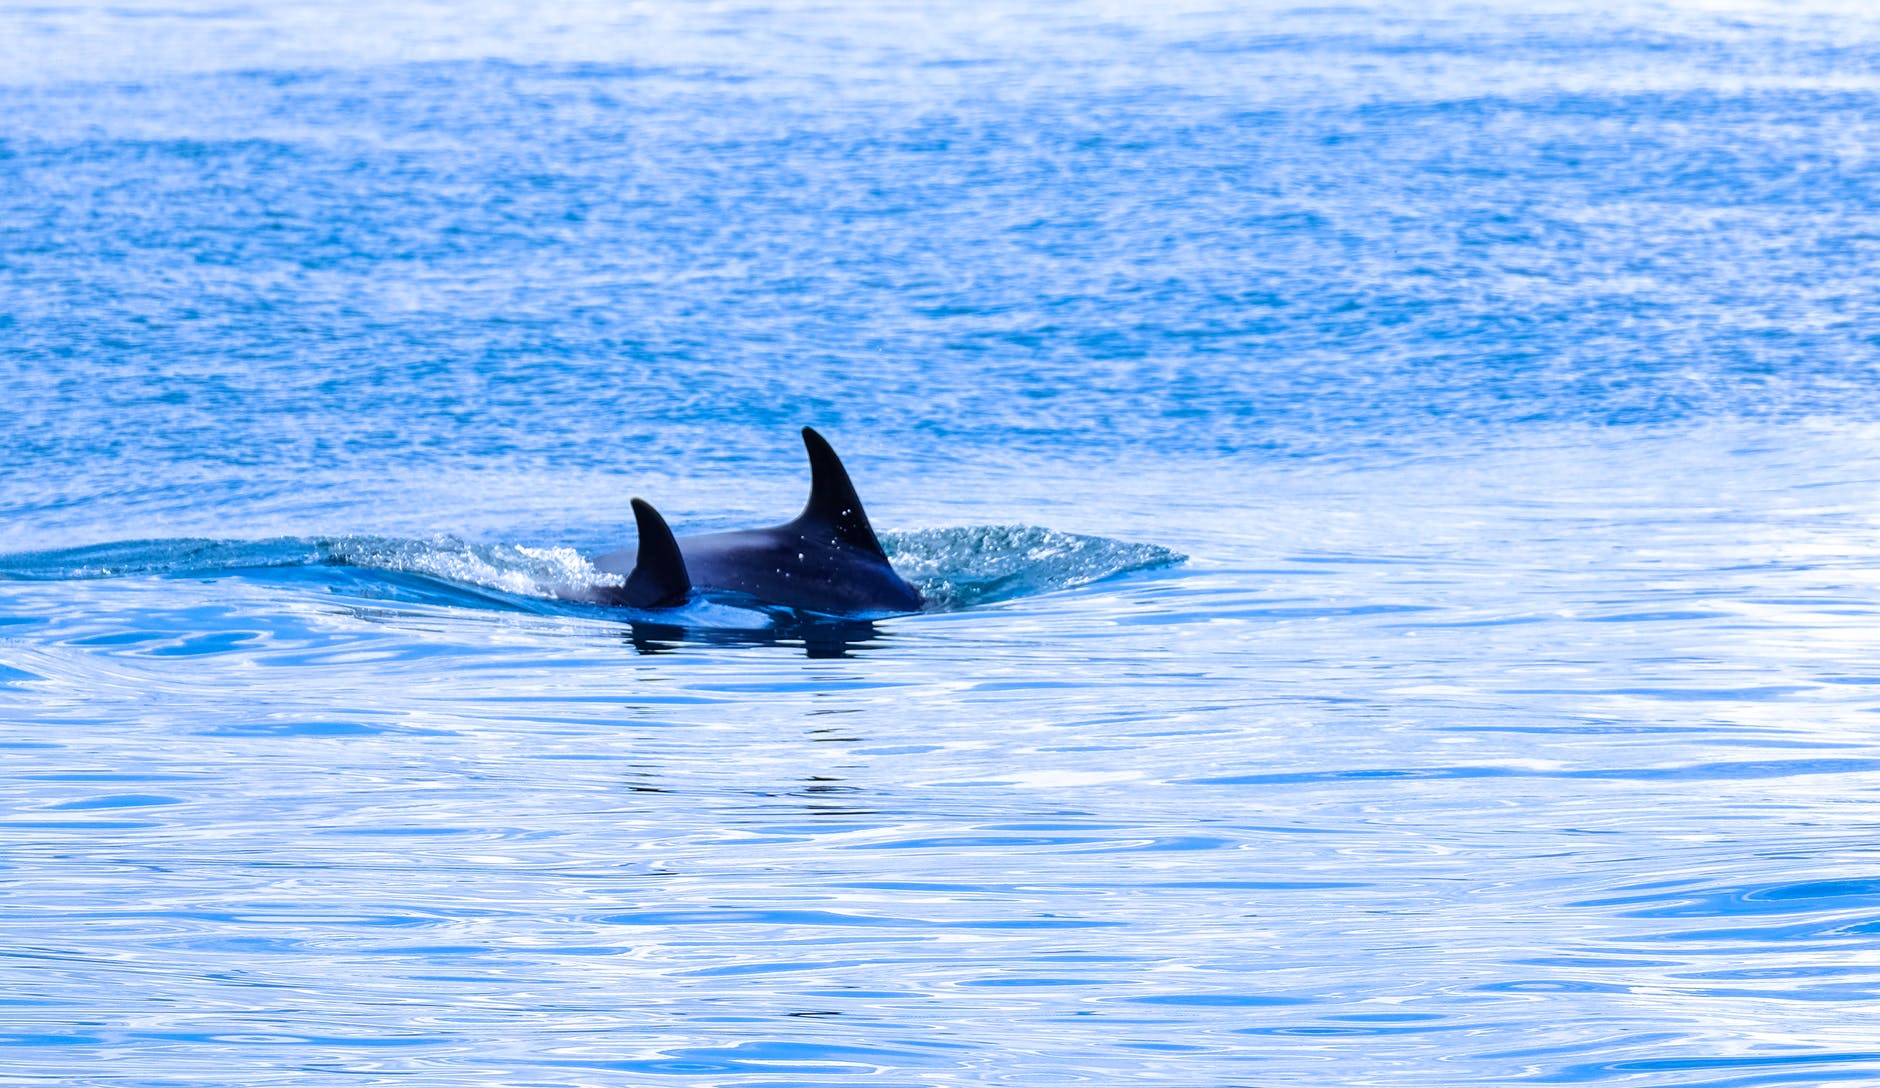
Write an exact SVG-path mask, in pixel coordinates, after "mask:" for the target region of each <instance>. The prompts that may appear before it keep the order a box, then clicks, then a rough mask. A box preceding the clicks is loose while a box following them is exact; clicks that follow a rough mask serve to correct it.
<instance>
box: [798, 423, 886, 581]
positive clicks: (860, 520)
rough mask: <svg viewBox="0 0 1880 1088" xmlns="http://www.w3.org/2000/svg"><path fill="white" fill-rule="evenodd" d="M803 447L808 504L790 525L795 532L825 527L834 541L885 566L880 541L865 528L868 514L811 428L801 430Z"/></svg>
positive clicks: (835, 459)
mask: <svg viewBox="0 0 1880 1088" xmlns="http://www.w3.org/2000/svg"><path fill="white" fill-rule="evenodd" d="M803 446H804V447H805V448H806V449H808V450H809V502H808V503H807V504H806V505H805V506H804V507H803V512H802V513H801V514H798V515H797V518H796V521H794V522H792V524H794V525H796V526H797V527H798V528H806V527H808V526H809V525H812V524H814V525H821V526H827V527H828V528H829V529H830V530H832V531H833V532H834V534H835V538H836V539H837V540H840V541H841V542H843V543H844V544H848V545H850V546H852V547H856V548H861V549H862V550H864V551H867V552H871V553H873V554H875V555H878V556H880V557H881V558H882V561H883V562H886V561H887V558H888V555H887V553H886V552H884V551H882V550H881V541H879V540H877V539H875V529H874V526H872V525H870V524H868V514H867V513H866V512H864V511H863V510H862V500H861V499H860V498H857V497H856V494H855V485H854V484H852V483H850V482H849V473H848V470H847V469H845V468H843V467H842V459H841V458H840V457H837V456H836V451H835V450H834V449H833V448H832V447H831V446H830V445H829V442H828V440H827V439H825V438H823V436H822V435H819V434H817V433H816V430H815V428H813V427H805V428H803Z"/></svg>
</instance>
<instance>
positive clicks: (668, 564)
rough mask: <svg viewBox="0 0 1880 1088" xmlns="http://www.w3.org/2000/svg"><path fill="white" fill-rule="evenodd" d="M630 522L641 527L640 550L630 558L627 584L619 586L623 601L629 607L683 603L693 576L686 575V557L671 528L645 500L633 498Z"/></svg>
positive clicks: (690, 586)
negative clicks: (680, 549)
mask: <svg viewBox="0 0 1880 1088" xmlns="http://www.w3.org/2000/svg"><path fill="white" fill-rule="evenodd" d="M633 522H634V524H635V525H636V526H638V528H639V530H640V551H639V554H638V555H637V556H636V557H635V558H634V561H633V573H631V574H629V575H627V584H626V585H625V586H622V587H621V597H622V598H624V601H623V603H625V604H626V605H627V607H629V608H671V607H672V606H674V605H680V604H684V603H685V599H686V597H687V596H688V595H689V594H690V593H691V592H692V579H691V577H690V576H689V575H688V574H686V571H685V557H684V556H683V555H680V554H679V542H678V541H677V540H674V539H673V538H672V528H671V527H670V526H668V525H667V524H666V519H665V518H662V517H660V516H659V511H657V510H655V509H653V504H652V503H649V502H647V501H645V500H644V499H634V500H633Z"/></svg>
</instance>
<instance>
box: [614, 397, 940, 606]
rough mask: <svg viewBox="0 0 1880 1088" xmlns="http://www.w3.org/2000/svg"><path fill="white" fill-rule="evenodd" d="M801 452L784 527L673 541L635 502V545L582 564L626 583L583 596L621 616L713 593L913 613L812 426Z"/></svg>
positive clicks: (917, 599)
mask: <svg viewBox="0 0 1880 1088" xmlns="http://www.w3.org/2000/svg"><path fill="white" fill-rule="evenodd" d="M803 445H804V447H805V448H806V449H808V451H809V502H808V503H806V504H805V505H804V507H803V512H802V513H801V514H798V515H797V516H796V519H795V520H794V521H788V522H785V523H784V524H782V525H776V526H772V527H771V528H768V529H740V530H737V531H735V532H729V533H707V534H705V535H702V536H683V537H675V536H674V535H673V533H672V529H671V527H670V526H668V525H667V524H666V519H665V518H663V517H661V516H660V514H659V511H658V510H655V509H653V505H652V504H651V503H649V502H646V501H645V500H643V499H638V498H636V499H634V500H633V520H634V523H635V525H636V526H637V527H638V529H639V534H640V539H639V545H638V546H637V547H636V548H634V549H632V550H628V549H625V548H623V549H621V550H619V551H615V552H608V553H607V554H605V555H601V556H596V557H595V558H594V559H593V560H592V563H593V565H594V567H595V569H597V570H601V571H604V572H606V573H608V574H624V575H626V576H627V579H626V584H624V585H620V586H595V587H593V588H592V589H591V590H589V591H588V593H587V594H585V596H586V598H587V599H588V600H592V601H594V602H596V603H599V604H610V605H623V606H625V607H628V608H640V609H655V608H674V607H677V606H679V605H682V604H684V603H685V602H686V600H687V599H688V598H689V597H691V595H692V593H693V591H695V590H718V591H721V592H730V593H742V594H745V595H746V596H749V597H753V598H756V599H757V600H759V601H761V602H763V603H766V604H773V605H781V606H783V607H785V608H792V609H797V610H800V611H804V612H817V613H823V614H827V615H855V614H860V613H872V612H915V611H918V610H919V609H920V606H921V596H920V591H919V590H917V589H915V588H914V587H913V586H911V585H909V584H908V583H907V580H906V579H904V578H902V577H901V576H900V575H898V574H896V573H895V572H894V568H893V567H892V566H890V565H889V564H888V555H887V553H886V552H884V551H882V550H881V541H879V540H877V539H876V538H875V530H874V527H873V526H871V525H869V524H868V515H867V514H866V513H865V512H863V510H862V500H861V499H860V498H857V497H856V494H855V485H854V484H852V483H850V482H849V474H848V471H847V470H846V469H844V468H843V467H842V460H841V458H839V457H837V456H836V451H835V450H834V449H833V448H831V447H830V445H829V442H828V440H826V439H824V438H823V436H822V435H820V434H817V433H816V431H815V429H814V428H812V427H805V428H803Z"/></svg>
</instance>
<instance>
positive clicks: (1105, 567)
mask: <svg viewBox="0 0 1880 1088" xmlns="http://www.w3.org/2000/svg"><path fill="white" fill-rule="evenodd" d="M882 542H883V545H884V547H885V548H886V549H887V551H888V554H889V557H890V559H891V560H892V561H893V563H894V565H895V567H896V569H898V570H899V571H900V572H901V573H902V575H903V576H904V577H906V578H907V579H908V580H909V581H911V582H913V583H914V584H915V585H916V586H917V587H919V589H920V591H921V593H922V594H923V595H924V596H925V597H926V598H927V602H928V604H927V610H928V611H953V610H956V609H961V608H967V607H970V606H972V605H976V604H986V603H990V602H994V601H1003V600H1010V599H1013V598H1016V597H1025V596H1031V595H1034V594H1038V593H1050V592H1056V591H1061V590H1067V589H1074V588H1077V587H1079V586H1085V585H1089V584H1091V583H1092V582H1097V581H1101V580H1102V579H1105V578H1111V577H1115V576H1117V575H1121V574H1127V573H1130V572H1132V571H1140V570H1149V569H1153V568H1156V567H1164V566H1169V565H1171V564H1174V563H1179V562H1181V561H1182V559H1183V556H1182V555H1181V554H1180V553H1178V552H1174V551H1170V550H1169V549H1167V548H1162V547H1158V546H1156V545H1153V544H1132V543H1128V542H1125V541H1120V540H1110V539H1107V538H1105V537H1095V536H1081V535H1078V534H1075V533H1064V532H1058V531H1056V530H1053V529H1044V528H1039V527H1037V526H1031V525H1000V526H983V527H967V528H950V529H924V530H920V531H916V532H903V533H887V534H884V535H883V537H882ZM323 567H324V568H332V567H339V568H347V569H350V570H352V571H355V572H358V573H359V574H361V575H364V576H365V577H363V578H361V579H353V580H350V581H349V584H348V586H347V587H346V590H345V591H346V592H349V593H355V594H357V595H361V596H367V597H375V598H382V597H391V598H399V599H402V598H405V597H408V596H410V595H411V594H412V593H414V592H415V593H416V594H417V596H419V597H421V598H423V599H425V600H427V601H431V602H432V603H447V604H452V605H457V606H461V607H482V608H495V609H499V610H504V611H515V610H521V611H532V612H533V611H540V610H541V606H542V605H543V603H544V602H551V601H555V602H559V601H561V600H563V599H565V598H567V597H568V596H570V594H571V591H573V590H576V589H580V588H583V587H587V586H596V585H619V584H620V582H621V577H620V576H619V575H617V574H609V573H606V572H604V571H600V570H597V569H595V567H594V566H593V564H591V563H589V562H588V561H587V559H585V558H584V557H582V556H581V555H580V553H578V552H576V551H575V550H574V549H573V548H568V547H532V546H529V545H524V544H509V543H495V544H478V543H472V542H470V541H467V540H463V539H461V538H459V537H455V536H447V535H440V536H435V537H431V538H428V539H412V538H400V537H382V536H347V537H333V538H319V537H316V538H300V537H280V538H275V539H271V540H253V541H244V540H208V539H196V538H190V539H172V540H131V541H122V542H117V543H111V544H99V545H91V546H86V547H80V548H68V549H62V550H57V551H43V552H23V553H18V554H14V555H8V556H0V578H5V579H15V580H26V581H79V580H90V579H100V578H121V577H203V576H215V575H222V574H233V573H237V572H267V571H276V572H282V573H284V574H288V575H289V576H290V577H291V572H296V571H302V572H304V571H306V570H308V569H310V568H323ZM413 576H415V577H416V578H417V579H418V584H416V585H415V586H414V585H412V584H411V583H412V578H413ZM465 589H469V590H474V591H476V592H471V593H464V592H461V590H465ZM717 615H718V614H717V613H716V612H713V611H711V610H710V609H706V610H705V611H703V612H701V613H700V614H699V615H698V616H690V612H688V617H689V619H688V623H696V624H698V625H700V626H704V627H708V628H709V627H714V626H718V624H716V623H715V622H714V618H715V617H716V616H717ZM737 615H738V616H739V617H742V618H744V619H748V617H749V616H750V615H751V613H750V612H749V610H748V609H738V610H737Z"/></svg>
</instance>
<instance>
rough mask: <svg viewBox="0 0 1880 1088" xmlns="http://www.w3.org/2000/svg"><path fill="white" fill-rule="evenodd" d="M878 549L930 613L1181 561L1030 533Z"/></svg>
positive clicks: (960, 532) (1103, 540)
mask: <svg viewBox="0 0 1880 1088" xmlns="http://www.w3.org/2000/svg"><path fill="white" fill-rule="evenodd" d="M882 545H883V547H885V548H886V549H887V552H888V557H889V559H890V560H892V562H893V563H894V567H895V569H896V570H898V571H900V572H901V576H902V577H904V578H906V579H907V580H908V581H910V582H913V583H914V585H915V586H916V587H917V588H919V590H920V591H921V594H922V596H924V597H926V598H927V608H928V610H929V611H951V610H953V609H957V608H965V607H968V606H971V605H975V604H989V603H992V602H994V601H1005V600H1011V599H1012V598H1014V597H1029V596H1032V595H1034V594H1038V593H1052V592H1056V591H1059V590H1066V589H1075V588H1077V587H1079V586H1086V585H1089V584H1091V583H1092V582H1099V581H1102V580H1103V579H1105V578H1113V577H1116V576H1117V575H1121V574H1129V573H1132V572H1134V571H1143V570H1154V569H1155V568H1157V567H1167V566H1173V565H1174V564H1176V563H1180V562H1181V561H1182V560H1183V559H1185V558H1187V557H1186V556H1184V555H1182V554H1181V553H1180V552H1176V551H1171V550H1169V549H1168V548H1163V547H1159V546H1157V545H1154V544H1132V543H1130V542H1128V541H1123V540H1111V539H1109V538H1107V537H1100V536H1081V535H1079V534H1077V533H1064V532H1059V531H1057V530H1055V529H1044V528H1039V527H1038V526H1035V525H985V526H974V527H968V528H956V529H922V530H918V531H915V532H904V533H884V534H883V535H882Z"/></svg>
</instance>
